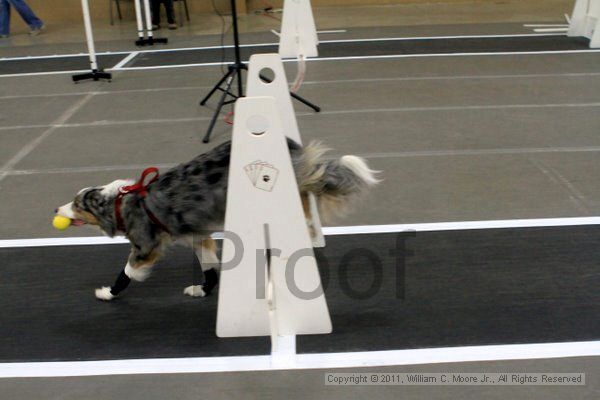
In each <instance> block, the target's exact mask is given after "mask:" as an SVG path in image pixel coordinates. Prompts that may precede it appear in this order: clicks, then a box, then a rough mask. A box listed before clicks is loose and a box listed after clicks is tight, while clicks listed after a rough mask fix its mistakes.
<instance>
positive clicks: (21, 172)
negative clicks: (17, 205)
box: [8, 163, 177, 178]
mask: <svg viewBox="0 0 600 400" xmlns="http://www.w3.org/2000/svg"><path fill="white" fill-rule="evenodd" d="M152 165H153V166H154V167H156V168H158V169H167V168H172V167H174V166H176V165H177V163H169V164H152ZM147 167H148V165H147V164H145V165H142V164H133V165H99V166H94V167H66V168H49V169H16V170H12V171H9V172H8V175H10V176H22V175H39V174H80V173H89V172H106V171H131V170H134V171H138V170H139V171H143V170H144V169H145V168H147ZM131 178H133V177H131Z"/></svg>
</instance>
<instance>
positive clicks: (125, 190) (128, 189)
mask: <svg viewBox="0 0 600 400" xmlns="http://www.w3.org/2000/svg"><path fill="white" fill-rule="evenodd" d="M150 174H154V176H153V177H152V178H150V180H149V181H148V183H144V180H145V179H146V177H147V176H148V175H150ZM158 176H159V174H158V168H156V167H150V168H146V169H145V170H144V172H142V176H141V177H140V180H139V181H137V182H136V183H134V184H133V185H130V186H122V187H120V188H119V194H118V195H117V198H116V199H115V216H116V218H117V229H118V230H120V231H122V232H127V231H126V228H125V223H124V221H123V216H122V215H121V203H122V202H123V197H124V196H125V195H127V194H132V193H137V194H139V195H140V197H141V198H142V201H141V202H140V204H141V205H142V208H143V209H144V211H146V214H148V218H150V220H151V221H152V222H153V223H154V224H155V225H156V226H158V227H159V228H160V229H162V230H163V231H165V232H169V230H168V229H167V227H166V226H164V225H163V224H162V223H161V222H160V221H159V220H158V218H156V215H154V214H153V213H152V211H150V210H149V209H148V207H146V204H145V203H144V198H146V196H147V195H148V190H147V189H148V187H149V186H150V185H151V184H153V183H154V182H156V180H157V179H158Z"/></svg>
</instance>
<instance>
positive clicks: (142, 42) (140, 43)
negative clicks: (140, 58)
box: [135, 36, 169, 46]
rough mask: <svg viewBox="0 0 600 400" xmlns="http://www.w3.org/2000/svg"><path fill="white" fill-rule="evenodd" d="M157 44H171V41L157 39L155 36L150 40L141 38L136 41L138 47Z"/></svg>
mask: <svg viewBox="0 0 600 400" xmlns="http://www.w3.org/2000/svg"><path fill="white" fill-rule="evenodd" d="M155 43H163V44H166V43H169V39H167V38H155V37H153V36H151V37H149V38H139V39H138V40H136V41H135V45H136V46H154V44H155Z"/></svg>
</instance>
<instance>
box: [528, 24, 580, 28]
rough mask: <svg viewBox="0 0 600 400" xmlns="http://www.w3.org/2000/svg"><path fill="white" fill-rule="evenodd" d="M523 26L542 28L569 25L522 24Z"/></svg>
mask: <svg viewBox="0 0 600 400" xmlns="http://www.w3.org/2000/svg"><path fill="white" fill-rule="evenodd" d="M523 26H524V27H525V28H544V27H551V26H569V24H523Z"/></svg>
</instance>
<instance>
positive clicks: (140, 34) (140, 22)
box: [111, 0, 144, 40]
mask: <svg viewBox="0 0 600 400" xmlns="http://www.w3.org/2000/svg"><path fill="white" fill-rule="evenodd" d="M111 1H112V0H111ZM134 4H135V20H136V23H137V32H138V37H139V38H140V39H142V40H143V39H144V21H143V19H142V5H141V3H140V0H135V1H134Z"/></svg>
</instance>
